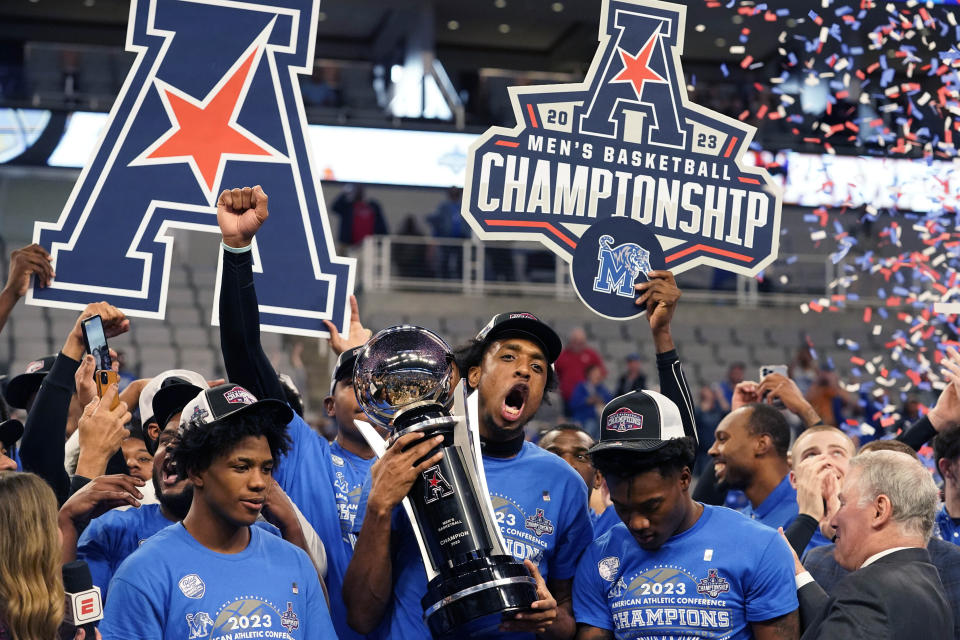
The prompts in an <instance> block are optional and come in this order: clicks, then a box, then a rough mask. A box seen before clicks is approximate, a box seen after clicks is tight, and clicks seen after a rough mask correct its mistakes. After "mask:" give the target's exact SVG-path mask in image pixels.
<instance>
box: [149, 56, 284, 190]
mask: <svg viewBox="0 0 960 640" xmlns="http://www.w3.org/2000/svg"><path fill="white" fill-rule="evenodd" d="M256 55H257V51H256V50H254V51H252V52H251V53H250V54H249V55H248V56H247V58H246V59H245V60H244V61H243V62H242V63H241V64H240V65H239V66H238V67H237V68H236V70H235V71H234V72H233V73H232V75H230V76H229V77H227V78H226V81H225V82H223V83H222V85H221V86H219V87H214V88H213V89H212V90H211V92H210V93H209V94H208V95H207V97H206V98H204V100H203V101H202V102H197V101H196V100H194V99H192V98H191V97H190V96H187V95H185V94H183V93H182V92H180V91H178V90H176V89H172V88H170V87H168V86H161V90H162V92H163V100H164V102H165V103H166V105H167V111H168V113H169V114H170V116H171V121H172V124H173V127H172V128H171V129H170V130H169V131H168V132H167V133H165V134H164V135H163V137H161V138H160V139H159V140H157V142H155V143H154V144H153V145H152V146H151V147H150V148H149V149H148V150H147V151H146V152H145V153H144V154H142V156H141V159H140V160H139V161H138V164H139V163H142V164H154V163H163V162H187V163H191V164H192V165H193V166H194V170H195V172H196V173H198V174H199V175H198V179H200V181H201V182H202V183H203V185H204V186H205V187H206V191H207V192H208V193H212V192H213V191H214V187H215V186H216V182H217V179H218V174H219V172H220V171H221V168H222V165H223V164H224V162H225V160H226V159H228V158H225V156H229V159H244V158H248V159H251V160H261V161H262V160H268V159H272V158H276V157H277V156H278V155H279V154H278V152H277V151H275V150H273V149H271V148H270V146H269V145H267V144H266V143H264V142H262V141H261V140H259V139H258V138H257V137H256V136H254V135H253V134H252V133H250V132H249V131H247V130H246V129H244V128H243V127H241V126H240V125H239V124H237V123H236V116H237V114H238V113H239V111H240V106H241V103H242V98H243V96H242V94H243V92H244V87H245V86H246V85H247V84H248V81H249V80H250V76H251V72H252V69H253V63H254V60H255V58H256Z"/></svg>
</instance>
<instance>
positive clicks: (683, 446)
mask: <svg viewBox="0 0 960 640" xmlns="http://www.w3.org/2000/svg"><path fill="white" fill-rule="evenodd" d="M696 456H697V453H696V447H695V445H694V443H693V438H690V437H689V436H686V437H683V438H673V439H672V440H668V441H667V443H666V444H664V445H663V446H662V447H660V448H659V449H657V450H655V451H624V450H623V449H613V450H611V449H607V450H604V451H598V452H596V453H593V454H591V455H590V459H591V460H592V461H593V466H594V467H596V468H597V471H599V472H600V473H601V474H602V475H603V476H604V477H606V476H612V477H614V478H619V479H625V478H632V477H633V476H638V475H640V474H642V473H646V472H648V471H653V470H654V469H656V470H657V471H659V472H660V475H662V476H664V477H666V476H672V475H675V474H678V473H680V472H681V471H683V469H684V467H686V468H688V469H691V470H692V469H693V461H694V460H695V459H696Z"/></svg>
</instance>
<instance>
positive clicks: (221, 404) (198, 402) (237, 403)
mask: <svg viewBox="0 0 960 640" xmlns="http://www.w3.org/2000/svg"><path fill="white" fill-rule="evenodd" d="M241 415H259V416H262V417H264V418H267V419H270V420H273V421H274V422H278V423H280V424H287V423H288V422H290V421H291V420H293V410H292V409H291V408H290V407H289V406H288V405H287V403H285V402H281V401H280V400H274V399H272V398H267V399H264V400H257V398H256V396H254V395H253V394H252V393H250V392H249V391H247V390H246V389H244V388H243V387H241V386H240V385H238V384H233V383H230V382H228V383H226V384H221V385H219V386H216V387H213V388H212V389H206V390H203V391H201V392H200V393H198V394H197V395H196V396H195V397H194V398H193V399H192V400H190V401H189V402H187V404H186V406H184V407H183V411H182V413H181V414H180V426H179V427H178V429H177V431H178V432H179V433H180V434H183V433H184V432H185V431H186V430H187V429H195V428H197V427H202V426H204V425H211V424H214V423H216V422H220V421H221V420H224V419H225V418H228V417H236V416H241Z"/></svg>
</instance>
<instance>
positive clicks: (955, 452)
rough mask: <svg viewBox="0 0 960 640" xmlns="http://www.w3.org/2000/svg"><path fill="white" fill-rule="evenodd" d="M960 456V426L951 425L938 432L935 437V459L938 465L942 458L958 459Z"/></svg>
mask: <svg viewBox="0 0 960 640" xmlns="http://www.w3.org/2000/svg"><path fill="white" fill-rule="evenodd" d="M958 457H960V427H950V428H949V429H945V430H943V431H941V432H940V433H938V434H937V437H935V438H934V439H933V459H934V461H936V463H937V466H938V467H939V466H940V460H942V459H943V458H946V459H947V460H956V459H957V458H958Z"/></svg>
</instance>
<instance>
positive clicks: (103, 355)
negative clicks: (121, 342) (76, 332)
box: [80, 315, 113, 371]
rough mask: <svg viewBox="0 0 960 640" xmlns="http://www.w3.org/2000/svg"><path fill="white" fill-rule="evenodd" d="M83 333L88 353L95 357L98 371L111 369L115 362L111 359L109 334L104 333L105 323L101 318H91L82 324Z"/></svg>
mask: <svg viewBox="0 0 960 640" xmlns="http://www.w3.org/2000/svg"><path fill="white" fill-rule="evenodd" d="M80 328H81V329H82V331H83V342H84V345H85V346H86V347H87V353H89V354H90V355H92V356H93V359H94V361H95V362H96V369H97V371H100V370H105V369H110V368H111V367H112V366H113V360H112V359H111V358H110V348H109V347H108V346H107V334H106V333H104V331H103V321H102V320H101V319H100V316H98V315H97V316H90V317H89V318H87V319H85V320H83V321H82V322H81V323H80Z"/></svg>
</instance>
